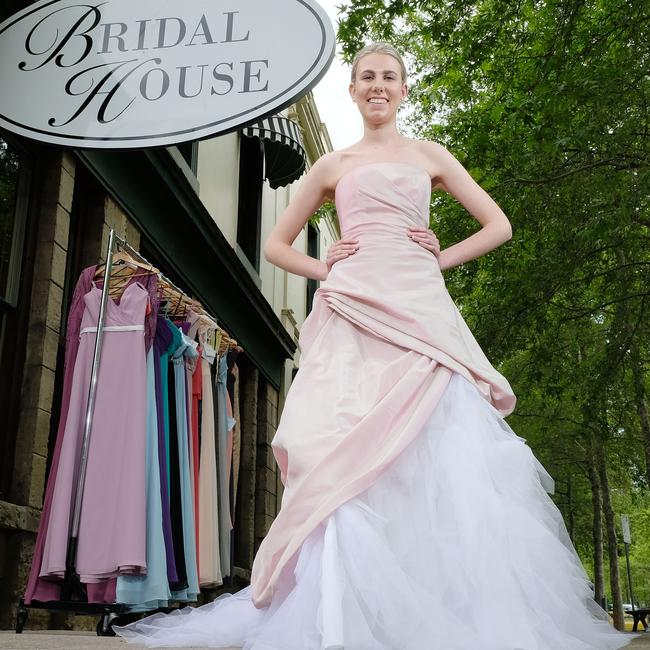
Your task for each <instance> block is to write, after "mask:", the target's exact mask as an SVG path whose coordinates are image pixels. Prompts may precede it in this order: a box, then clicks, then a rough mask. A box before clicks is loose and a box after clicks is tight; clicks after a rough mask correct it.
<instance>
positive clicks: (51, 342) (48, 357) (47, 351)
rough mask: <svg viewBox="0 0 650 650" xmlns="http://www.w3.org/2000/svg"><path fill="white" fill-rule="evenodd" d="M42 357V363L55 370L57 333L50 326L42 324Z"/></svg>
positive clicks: (57, 348)
mask: <svg viewBox="0 0 650 650" xmlns="http://www.w3.org/2000/svg"><path fill="white" fill-rule="evenodd" d="M42 327H43V334H42V338H43V348H42V350H43V359H42V363H43V365H44V366H45V367H46V368H49V369H50V370H52V371H54V372H56V357H57V354H58V351H59V336H60V335H59V333H58V332H55V331H54V330H53V329H52V328H51V327H48V326H47V325H43V326H42Z"/></svg>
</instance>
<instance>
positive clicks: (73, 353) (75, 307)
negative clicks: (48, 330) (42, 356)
mask: <svg viewBox="0 0 650 650" xmlns="http://www.w3.org/2000/svg"><path fill="white" fill-rule="evenodd" d="M96 271H97V267H96V266H89V267H87V268H85V269H84V270H83V271H82V272H81V274H80V275H79V278H78V280H77V284H76V286H75V289H74V293H73V296H72V300H71V301H70V309H69V311H68V321H67V326H66V330H65V336H66V344H65V364H64V379H63V395H62V398H61V412H60V417H59V423H58V428H57V434H56V445H55V447H54V454H53V456H52V464H51V467H50V473H49V476H48V480H47V486H46V489H45V496H44V498H43V512H42V514H41V520H40V522H39V525H38V534H37V536H36V545H35V547H34V557H33V559H32V567H31V569H30V572H29V578H28V580H27V586H26V588H25V602H26V603H27V604H29V603H31V602H32V600H38V601H41V602H48V601H53V600H58V599H59V598H60V592H61V582H60V581H56V582H54V581H52V580H49V579H43V578H40V577H39V575H38V574H39V572H40V568H41V561H42V557H43V546H44V545H45V539H46V537H47V531H48V525H49V520H50V508H51V504H52V494H53V492H54V484H55V482H56V476H57V474H58V468H59V460H60V456H61V447H62V444H63V436H64V434H65V425H66V422H67V417H68V409H69V407H70V395H71V391H72V378H73V375H74V367H75V363H76V359H77V352H78V350H79V338H80V336H79V332H80V330H81V321H82V319H83V314H84V311H85V300H84V297H85V295H86V294H87V293H88V292H89V291H90V290H91V288H92V285H93V277H94V275H95V272H96ZM134 281H135V278H132V279H131V280H130V282H129V284H131V283H132V282H134ZM145 285H146V287H147V290H148V291H149V303H150V305H151V310H150V313H149V314H148V315H147V318H146V319H145V331H144V338H145V347H146V349H147V350H148V349H149V348H150V347H151V344H152V342H153V337H154V335H155V332H156V321H157V317H158V304H159V302H160V298H159V296H158V278H157V277H156V276H155V275H150V276H147V278H146V281H145ZM98 286H103V282H98ZM88 600H89V601H90V602H106V603H110V602H113V601H114V600H115V581H109V582H108V583H95V584H90V585H88Z"/></svg>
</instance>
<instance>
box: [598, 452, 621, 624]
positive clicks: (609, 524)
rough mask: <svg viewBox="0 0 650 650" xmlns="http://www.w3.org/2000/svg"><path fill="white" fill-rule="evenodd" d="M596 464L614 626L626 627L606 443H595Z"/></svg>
mask: <svg viewBox="0 0 650 650" xmlns="http://www.w3.org/2000/svg"><path fill="white" fill-rule="evenodd" d="M594 451H595V456H596V465H597V467H598V478H599V479H600V488H601V494H602V498H603V511H604V514H605V526H606V528H607V555H608V557H609V582H610V588H611V590H612V604H613V605H614V627H615V628H616V629H617V630H623V629H624V622H623V601H622V599H621V583H620V575H619V570H618V544H617V541H616V523H615V521H614V509H613V508H612V499H611V495H610V492H609V477H608V476H607V463H606V460H605V450H604V444H602V443H600V444H599V443H598V441H597V442H596V444H594Z"/></svg>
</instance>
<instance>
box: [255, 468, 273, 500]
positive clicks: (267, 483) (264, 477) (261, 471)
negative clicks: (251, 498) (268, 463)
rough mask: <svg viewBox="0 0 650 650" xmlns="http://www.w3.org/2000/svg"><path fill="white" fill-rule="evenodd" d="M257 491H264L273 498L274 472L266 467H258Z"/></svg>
mask: <svg viewBox="0 0 650 650" xmlns="http://www.w3.org/2000/svg"><path fill="white" fill-rule="evenodd" d="M257 489H258V490H264V491H266V492H268V493H269V494H273V495H274V496H275V492H276V486H275V471H274V470H272V469H269V468H268V467H258V470H257Z"/></svg>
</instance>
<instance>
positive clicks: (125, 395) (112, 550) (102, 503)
mask: <svg viewBox="0 0 650 650" xmlns="http://www.w3.org/2000/svg"><path fill="white" fill-rule="evenodd" d="M148 299H149V292H148V290H147V289H146V288H145V287H144V286H142V285H141V284H140V283H138V282H134V283H132V284H130V285H129V286H128V287H127V288H126V289H125V290H124V293H123V294H122V297H121V300H120V303H119V305H118V304H117V303H116V302H115V301H114V300H112V299H109V300H108V303H107V310H106V326H105V330H104V339H103V348H102V357H101V363H100V368H99V374H98V379H97V394H96V401H95V412H94V417H93V426H92V432H91V437H90V445H89V452H88V465H87V473H86V481H85V485H84V491H83V500H82V507H81V519H80V524H79V537H78V540H79V541H78V551H77V564H76V567H77V571H78V573H79V575H80V577H81V580H82V582H85V583H91V584H92V583H101V582H105V581H107V580H108V579H110V578H113V577H115V576H116V575H118V574H139V573H144V572H145V571H146V558H145V472H144V468H145V428H146V415H145V413H146V367H145V337H144V330H145V326H144V323H145V313H146V309H147V302H148ZM84 301H85V311H84V314H83V319H82V323H81V330H80V343H79V350H78V352H77V357H76V363H75V366H74V373H73V379H72V387H71V395H70V406H69V409H68V414H67V419H66V424H65V431H64V437H63V442H62V446H61V452H60V459H59V465H58V472H57V475H56V479H55V484H54V488H53V493H52V502H51V509H50V516H49V525H48V530H47V537H46V539H45V543H44V545H43V556H42V563H41V567H40V576H41V577H44V578H45V577H48V578H57V577H58V578H60V577H62V576H63V574H64V572H65V557H66V548H67V541H68V531H69V527H70V524H71V515H72V511H73V506H74V504H73V501H72V498H73V486H74V485H75V484H76V482H77V481H78V466H79V455H80V451H81V444H82V440H83V430H84V421H85V414H86V405H87V398H88V387H89V384H90V375H91V367H92V359H93V352H94V345H95V338H96V329H97V320H98V315H99V308H100V302H101V289H99V288H98V287H97V286H93V287H92V288H91V289H90V291H89V292H88V293H87V294H86V295H85V296H84ZM89 596H90V595H89Z"/></svg>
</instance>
